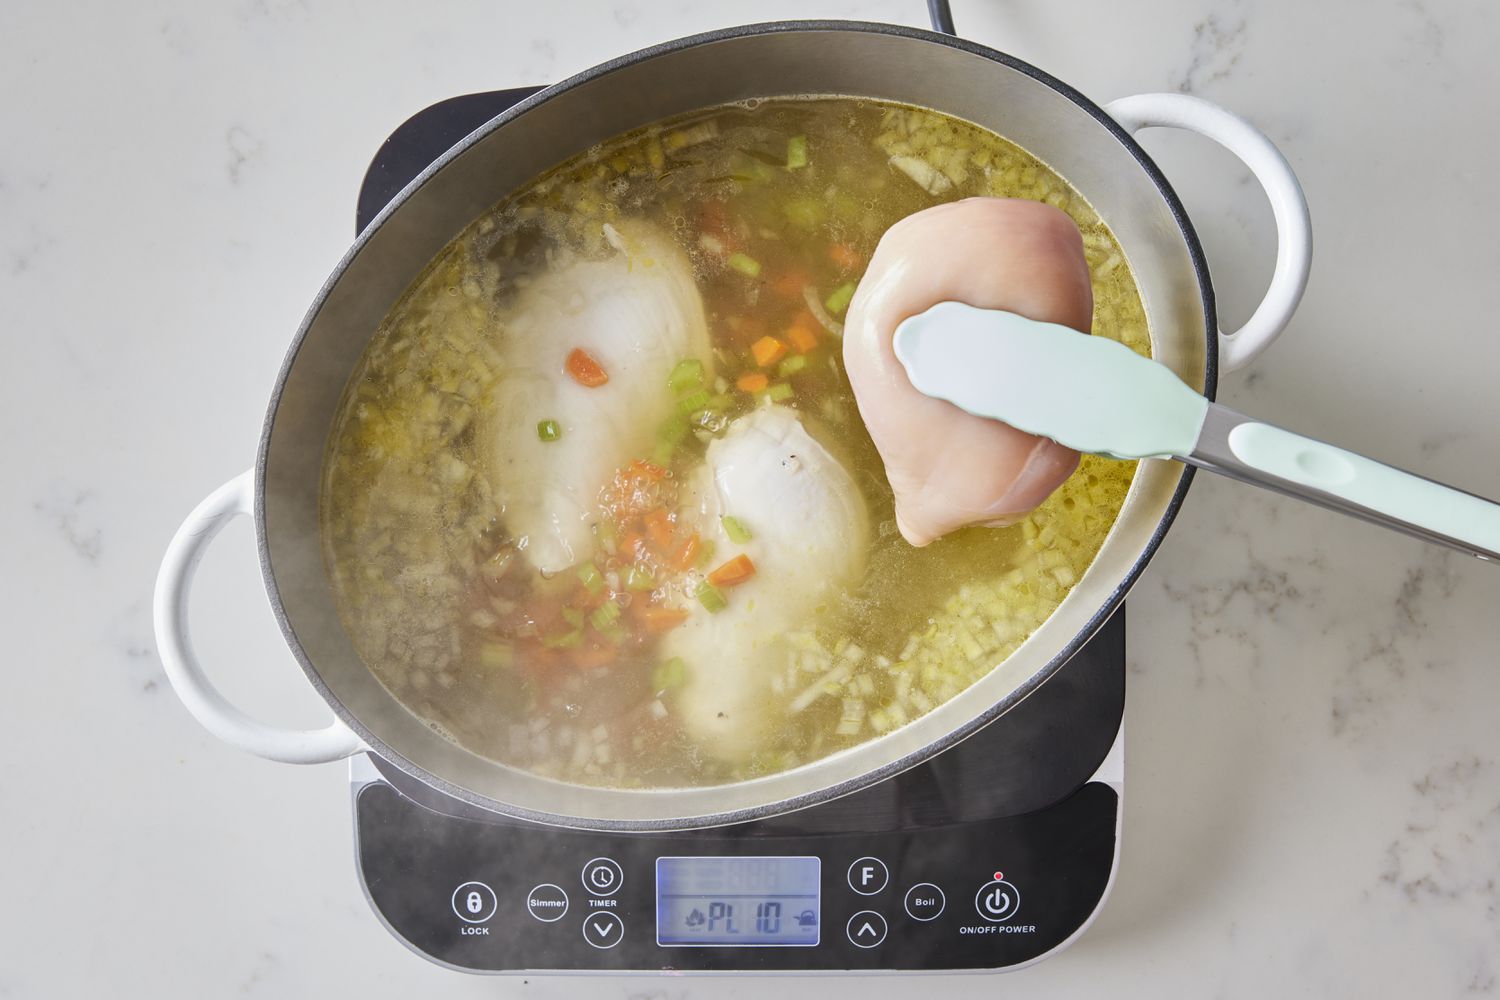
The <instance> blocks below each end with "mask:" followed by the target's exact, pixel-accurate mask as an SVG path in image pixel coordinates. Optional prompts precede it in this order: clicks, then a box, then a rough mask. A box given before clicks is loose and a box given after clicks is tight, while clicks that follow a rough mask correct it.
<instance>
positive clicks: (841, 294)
mask: <svg viewBox="0 0 1500 1000" xmlns="http://www.w3.org/2000/svg"><path fill="white" fill-rule="evenodd" d="M852 298H854V282H852V281H849V282H846V283H844V284H842V285H840V286H839V287H837V288H835V289H834V290H833V291H832V292H831V293H830V294H829V296H828V298H826V299H824V300H823V308H825V309H827V310H828V311H829V312H831V313H833V314H834V315H835V316H837V315H838V314H839V313H841V312H843V311H844V310H845V309H847V308H849V300H850V299H852Z"/></svg>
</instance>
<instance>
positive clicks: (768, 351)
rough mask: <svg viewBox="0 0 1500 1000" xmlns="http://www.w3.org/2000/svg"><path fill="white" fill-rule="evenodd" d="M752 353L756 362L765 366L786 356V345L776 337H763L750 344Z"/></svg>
mask: <svg viewBox="0 0 1500 1000" xmlns="http://www.w3.org/2000/svg"><path fill="white" fill-rule="evenodd" d="M750 355H751V356H752V357H753V358H755V363H756V364H758V365H760V366H761V367H762V368H765V367H767V366H768V365H774V364H775V363H776V362H778V361H780V360H781V359H782V358H784V357H786V345H785V344H783V343H782V342H781V341H779V340H777V339H776V338H775V337H762V338H760V339H759V340H757V341H756V342H755V343H754V344H751V345H750Z"/></svg>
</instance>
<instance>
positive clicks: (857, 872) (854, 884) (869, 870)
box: [849, 858, 891, 896]
mask: <svg viewBox="0 0 1500 1000" xmlns="http://www.w3.org/2000/svg"><path fill="white" fill-rule="evenodd" d="M890 880H891V873H890V872H889V871H888V870H886V867H885V862H884V861H881V860H880V859H879V858H860V859H859V860H858V861H856V862H854V864H852V865H850V866H849V888H851V889H853V890H854V891H855V892H857V893H859V894H860V895H861V896H873V895H875V894H876V893H877V892H879V891H880V890H882V889H884V888H885V887H886V883H888V882H890Z"/></svg>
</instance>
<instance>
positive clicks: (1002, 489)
mask: <svg viewBox="0 0 1500 1000" xmlns="http://www.w3.org/2000/svg"><path fill="white" fill-rule="evenodd" d="M947 301H956V302H965V303H968V304H969V305H972V306H978V307H980V308H984V309H1005V310H1008V311H1010V312H1013V313H1018V314H1020V315H1022V316H1026V317H1028V318H1030V319H1035V320H1041V321H1044V322H1049V323H1060V324H1063V325H1066V326H1071V327H1073V328H1074V329H1075V330H1080V331H1082V332H1084V333H1087V332H1088V330H1089V327H1090V324H1091V319H1092V316H1093V309H1094V299H1093V291H1092V289H1091V287H1090V284H1089V271H1088V264H1087V262H1086V261H1085V260H1084V255H1083V241H1082V239H1081V237H1080V236H1079V233H1078V229H1077V227H1076V226H1074V225H1073V220H1072V219H1070V218H1068V216H1067V215H1066V214H1064V213H1063V212H1061V211H1059V210H1058V209H1055V208H1053V207H1051V206H1050V205H1044V204H1041V203H1039V202H1032V201H1021V200H1017V199H1009V198H969V199H966V200H964V201H959V202H953V203H951V204H947V205H938V206H936V207H934V208H929V209H925V210H923V211H921V212H917V213H916V214H914V215H910V216H908V217H907V218H905V219H902V220H901V221H900V222H898V223H896V224H895V225H894V226H892V227H891V228H890V229H889V230H887V231H886V234H885V235H884V236H883V237H881V240H880V245H879V246H877V247H876V248H875V255H874V257H873V258H872V259H871V261H870V267H869V270H867V271H866V272H865V276H864V278H863V279H862V280H861V281H860V283H859V290H858V291H857V292H856V293H855V296H854V300H853V302H852V303H851V304H850V306H849V315H848V321H847V322H846V323H845V326H844V365H845V367H846V368H847V369H848V372H849V381H850V383H851V384H852V385H853V387H854V395H855V399H856V400H857V401H858V403H859V412H860V415H861V416H863V417H864V421H865V426H866V427H868V428H869V431H870V436H871V437H872V438H874V440H875V446H876V448H878V449H879V451H880V456H881V458H882V459H884V461H885V473H886V478H888V479H889V480H890V484H891V489H892V490H893V491H894V492H895V495H896V523H897V525H898V526H899V527H900V529H901V534H902V535H903V536H905V538H906V540H907V541H909V542H911V543H912V544H913V545H926V544H928V543H929V542H931V541H933V540H934V539H936V538H939V537H940V536H942V535H945V534H947V533H948V532H950V531H953V530H955V529H957V528H961V527H964V526H965V525H970V524H985V525H1003V524H1010V523H1012V522H1014V521H1016V520H1018V519H1019V518H1021V517H1022V516H1024V515H1025V514H1026V513H1028V512H1029V511H1031V510H1032V509H1033V508H1035V507H1036V506H1037V505H1038V504H1040V503H1041V502H1042V501H1043V500H1045V499H1047V497H1048V496H1049V495H1050V494H1051V493H1052V491H1053V490H1055V489H1057V487H1059V486H1061V485H1062V483H1063V480H1065V479H1067V478H1068V476H1069V475H1071V474H1072V472H1073V470H1074V469H1075V468H1077V466H1078V453H1077V452H1075V451H1073V450H1071V449H1069V448H1064V447H1063V446H1062V445H1060V444H1057V443H1055V442H1053V441H1049V440H1047V439H1045V438H1039V437H1035V436H1033V435H1030V434H1026V433H1024V432H1022V431H1018V430H1016V429H1015V428H1013V427H1010V426H1008V425H1006V424H1002V423H999V422H997V421H994V420H987V419H984V418H983V417H976V416H973V415H971V414H968V413H965V412H963V411H962V410H960V409H959V408H958V407H956V406H954V405H953V404H951V403H948V402H945V401H943V400H938V399H933V398H931V397H929V396H924V395H922V394H921V393H920V392H918V391H917V390H916V389H915V388H913V387H912V384H911V382H910V381H909V380H908V379H907V377H906V370H905V369H904V368H902V367H901V363H900V362H899V361H898V360H897V359H896V355H895V352H894V350H893V348H892V346H891V341H892V338H893V337H894V336H895V333H896V327H897V326H898V325H899V324H900V323H901V321H902V320H904V319H906V318H907V317H909V316H914V315H916V314H917V313H920V312H924V311H925V310H927V309H928V308H929V307H931V306H934V305H936V304H937V303H939V302H947Z"/></svg>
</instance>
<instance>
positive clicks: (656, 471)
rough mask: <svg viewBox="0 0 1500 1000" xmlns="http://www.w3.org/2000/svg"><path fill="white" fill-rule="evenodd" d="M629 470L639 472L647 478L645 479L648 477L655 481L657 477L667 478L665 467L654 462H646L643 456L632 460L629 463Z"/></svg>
mask: <svg viewBox="0 0 1500 1000" xmlns="http://www.w3.org/2000/svg"><path fill="white" fill-rule="evenodd" d="M630 470H631V471H632V472H637V473H639V474H640V475H642V476H644V477H645V478H647V479H649V480H651V481H653V482H655V481H656V480H658V479H665V478H667V470H666V469H664V468H662V467H661V466H659V465H657V464H656V463H655V462H648V461H646V460H645V459H643V458H638V459H636V460H635V461H634V462H631V463H630Z"/></svg>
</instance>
